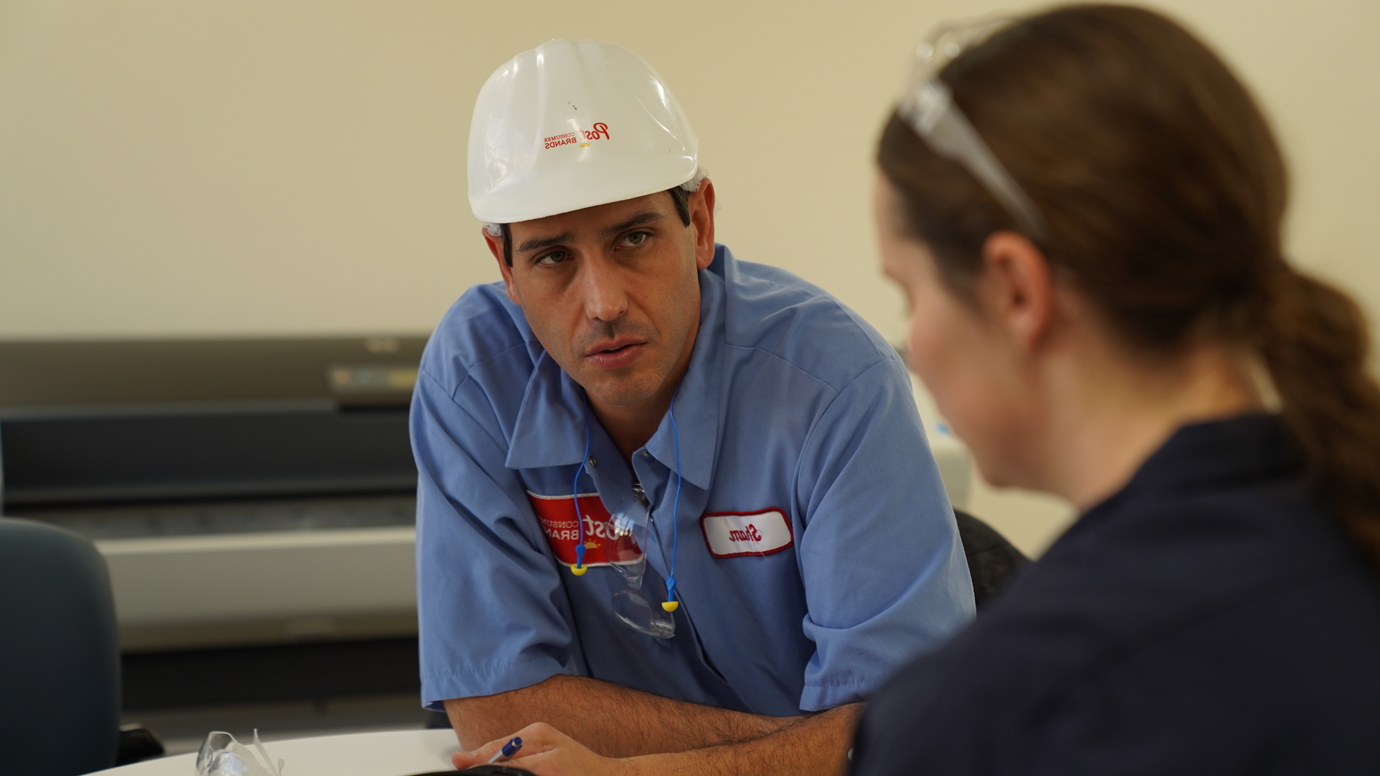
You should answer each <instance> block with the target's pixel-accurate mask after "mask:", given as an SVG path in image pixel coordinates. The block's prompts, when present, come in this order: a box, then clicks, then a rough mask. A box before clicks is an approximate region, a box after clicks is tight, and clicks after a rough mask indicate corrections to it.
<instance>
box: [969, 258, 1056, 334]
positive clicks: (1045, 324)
mask: <svg viewBox="0 0 1380 776" xmlns="http://www.w3.org/2000/svg"><path fill="white" fill-rule="evenodd" d="M982 270H983V271H982V276H981V277H980V278H979V280H978V286H977V296H978V302H979V304H980V305H981V307H982V308H983V313H984V316H985V317H986V318H987V319H988V320H989V321H991V322H992V323H993V324H995V325H997V326H999V327H1001V328H1002V329H1003V330H1004V331H1005V332H1006V333H1007V334H1008V335H1009V336H1010V338H1011V340H1012V342H1013V344H1015V345H1016V346H1017V347H1018V348H1020V349H1022V350H1026V351H1030V350H1034V349H1035V348H1037V347H1038V346H1039V344H1040V342H1041V341H1042V340H1043V339H1044V338H1045V336H1046V335H1047V334H1048V332H1049V330H1050V326H1051V324H1052V323H1053V319H1054V313H1055V305H1056V304H1057V300H1056V298H1055V296H1056V290H1055V288H1054V285H1053V278H1052V275H1051V273H1050V268H1049V262H1048V261H1047V260H1046V259H1045V256H1044V254H1043V253H1042V252H1041V251H1040V249H1039V248H1037V247H1035V244H1034V243H1032V242H1031V241H1030V240H1028V239H1026V238H1025V237H1024V236H1022V235H1020V234H1017V233H1015V232H994V233H993V234H992V235H991V236H989V237H988V238H987V240H986V242H984V243H983V245H982Z"/></svg>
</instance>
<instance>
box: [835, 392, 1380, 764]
mask: <svg viewBox="0 0 1380 776" xmlns="http://www.w3.org/2000/svg"><path fill="white" fill-rule="evenodd" d="M1374 573H1375V572H1374V570H1373V569H1372V568H1371V567H1370V566H1369V565H1368V564H1367V562H1366V559H1365V557H1364V556H1363V555H1362V553H1361V552H1360V550H1359V549H1358V548H1357V547H1356V545H1355V544H1353V543H1352V542H1351V541H1350V540H1349V539H1348V537H1347V536H1346V534H1345V533H1344V532H1343V531H1342V529H1341V526H1340V525H1339V523H1338V521H1337V519H1336V518H1335V517H1334V516H1333V515H1332V514H1330V511H1329V510H1328V508H1327V506H1326V505H1325V504H1324V503H1323V500H1322V499H1321V498H1320V497H1319V494H1318V493H1317V491H1316V490H1315V489H1314V488H1313V487H1312V486H1311V485H1310V484H1309V481H1308V477H1307V474H1306V472H1305V471H1304V469H1303V467H1302V466H1300V465H1299V462H1298V460H1297V458H1296V457H1295V456H1294V454H1293V450H1292V449H1291V446H1290V444H1289V443H1288V442H1287V441H1286V438H1285V435H1284V432H1283V429H1282V428H1281V425H1280V422H1279V420H1278V418H1276V417H1272V416H1266V415H1247V416H1241V417H1237V418H1232V419H1229V420H1223V421H1217V422H1210V423H1201V424H1195V425H1190V426H1186V427H1184V428H1182V429H1180V430H1179V431H1178V432H1177V433H1175V434H1174V436H1173V437H1172V438H1171V439H1169V441H1168V442H1167V443H1166V444H1165V445H1164V446H1163V447H1162V448H1161V449H1160V450H1159V451H1158V452H1156V453H1155V454H1154V455H1152V456H1151V457H1150V458H1149V459H1148V460H1147V461H1146V462H1145V463H1144V465H1142V466H1141V468H1140V470H1139V471H1138V472H1136V474H1135V476H1133V477H1132V478H1131V480H1130V482H1129V483H1127V485H1126V486H1125V487H1124V488H1123V489H1122V490H1121V491H1120V492H1118V493H1117V494H1115V495H1113V496H1112V497H1110V498H1108V499H1107V500H1106V501H1104V502H1103V503H1101V504H1100V505H1098V506H1096V507H1094V508H1092V509H1091V510H1089V511H1088V512H1087V514H1085V515H1083V517H1082V518H1081V519H1080V520H1079V521H1078V523H1076V524H1075V525H1074V526H1073V528H1071V529H1070V530H1069V531H1068V533H1066V534H1065V535H1064V536H1063V537H1061V538H1060V539H1059V540H1058V541H1057V542H1056V543H1055V544H1054V546H1052V547H1051V548H1050V549H1049V551H1048V552H1046V553H1045V555H1044V557H1042V558H1041V559H1040V560H1039V561H1038V562H1036V563H1035V564H1034V565H1033V566H1031V567H1030V568H1029V569H1027V570H1026V571H1025V572H1024V573H1023V574H1022V575H1021V576H1020V577H1018V578H1017V579H1016V580H1015V582H1014V583H1013V584H1012V585H1011V587H1010V588H1009V589H1008V590H1007V591H1006V592H1005V593H1003V594H1002V596H1001V597H999V598H998V599H996V600H995V601H994V602H992V604H990V605H989V606H987V607H986V608H984V609H983V613H982V615H981V616H979V617H978V618H977V620H976V621H975V622H974V623H973V624H972V626H971V627H969V628H968V629H967V630H965V631H964V632H963V633H961V634H959V635H958V636H956V637H955V638H954V639H953V641H951V642H950V643H949V644H947V645H945V646H944V647H943V648H942V649H939V650H937V651H935V652H933V653H931V654H929V655H926V656H925V657H923V658H921V659H919V660H918V661H916V662H915V663H914V664H912V665H910V666H908V667H906V668H905V669H903V670H902V671H901V672H900V673H899V674H898V675H897V676H895V677H893V678H892V679H890V680H889V681H887V683H886V688H885V689H884V690H882V691H879V692H878V693H877V695H876V696H875V697H874V698H873V699H872V702H871V703H870V704H869V705H868V709H867V713H866V715H865V716H864V719H863V723H862V726H861V728H860V730H859V732H858V736H857V742H856V747H857V748H856V749H855V752H854V761H853V766H854V773H856V774H859V776H862V775H864V774H865V776H902V774H907V775H908V774H913V773H921V772H925V773H942V774H955V775H958V774H962V775H963V776H977V775H978V774H984V775H987V776H1015V775H1016V774H1049V775H1050V776H1056V775H1057V776H1067V775H1068V774H1107V773H1114V774H1125V775H1127V776H1130V775H1133V774H1145V775H1146V776H1150V774H1176V776H1177V775H1179V774H1185V775H1189V774H1205V775H1206V774H1212V775H1213V776H1218V775H1219V774H1243V773H1250V774H1281V775H1282V774H1328V776H1351V775H1353V774H1354V775H1355V776H1360V775H1361V774H1376V773H1380V585H1377V584H1376V579H1375V576H1374Z"/></svg>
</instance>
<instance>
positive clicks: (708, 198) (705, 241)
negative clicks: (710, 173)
mask: <svg viewBox="0 0 1380 776" xmlns="http://www.w3.org/2000/svg"><path fill="white" fill-rule="evenodd" d="M686 205H687V207H688V209H689V211H690V226H691V228H692V229H693V230H694V232H693V234H694V240H695V266H696V267H698V268H700V269H709V265H710V264H713V263H714V182H713V181H711V180H709V179H708V178H705V179H704V180H702V181H700V187H699V189H697V190H696V191H695V192H694V193H693V194H691V195H690V201H689V202H687V203H686Z"/></svg>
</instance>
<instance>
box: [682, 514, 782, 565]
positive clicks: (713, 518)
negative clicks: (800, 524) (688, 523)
mask: <svg viewBox="0 0 1380 776" xmlns="http://www.w3.org/2000/svg"><path fill="white" fill-rule="evenodd" d="M700 528H702V529H703V530H704V540H705V541H706V542H707V543H708V544H709V554H711V555H713V556H714V557H716V558H738V557H741V556H743V555H771V554H772V553H775V552H781V551H782V550H784V549H786V548H787V547H790V546H791V545H793V544H795V535H794V534H792V533H791V521H790V520H787V519H786V515H785V514H784V513H783V512H782V511H781V510H779V509H764V510H762V511H761V512H749V513H747V514H727V513H721V514H715V515H705V516H704V517H701V518H700Z"/></svg>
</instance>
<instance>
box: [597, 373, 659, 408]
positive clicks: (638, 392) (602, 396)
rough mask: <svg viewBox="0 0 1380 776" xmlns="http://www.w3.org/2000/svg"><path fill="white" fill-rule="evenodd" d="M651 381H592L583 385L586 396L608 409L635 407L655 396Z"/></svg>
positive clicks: (630, 379) (629, 379) (628, 379)
mask: <svg viewBox="0 0 1380 776" xmlns="http://www.w3.org/2000/svg"><path fill="white" fill-rule="evenodd" d="M650 382H651V381H650V380H635V379H632V378H631V376H629V378H627V379H622V380H620V379H617V378H614V379H608V378H607V377H605V379H602V380H590V381H589V382H585V383H582V385H583V386H584V389H585V395H586V396H588V397H589V398H590V399H591V400H592V401H594V402H596V403H598V404H602V405H604V406H606V407H635V406H637V405H639V404H642V403H644V402H646V401H648V400H649V399H651V398H652V397H653V396H654V395H656V388H655V387H654V386H652V385H649V383H650Z"/></svg>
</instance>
